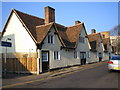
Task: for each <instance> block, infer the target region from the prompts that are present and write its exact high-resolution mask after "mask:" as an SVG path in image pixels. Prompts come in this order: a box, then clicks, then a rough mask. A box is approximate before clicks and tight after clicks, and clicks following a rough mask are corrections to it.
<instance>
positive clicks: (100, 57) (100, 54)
mask: <svg viewBox="0 0 120 90" xmlns="http://www.w3.org/2000/svg"><path fill="white" fill-rule="evenodd" d="M100 61H102V53H101V52H100V53H99V62H100Z"/></svg>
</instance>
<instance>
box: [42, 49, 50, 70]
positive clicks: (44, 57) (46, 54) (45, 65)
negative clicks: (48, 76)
mask: <svg viewBox="0 0 120 90" xmlns="http://www.w3.org/2000/svg"><path fill="white" fill-rule="evenodd" d="M48 70H49V51H42V72H47V71H48Z"/></svg>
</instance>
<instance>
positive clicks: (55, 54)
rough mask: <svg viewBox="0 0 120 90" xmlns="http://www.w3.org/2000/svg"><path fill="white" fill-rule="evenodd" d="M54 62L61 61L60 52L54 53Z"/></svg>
mask: <svg viewBox="0 0 120 90" xmlns="http://www.w3.org/2000/svg"><path fill="white" fill-rule="evenodd" d="M54 60H60V52H59V51H54Z"/></svg>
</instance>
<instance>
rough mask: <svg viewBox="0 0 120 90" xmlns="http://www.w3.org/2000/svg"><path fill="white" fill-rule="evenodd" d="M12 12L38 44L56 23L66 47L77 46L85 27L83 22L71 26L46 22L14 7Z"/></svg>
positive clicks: (60, 37) (63, 44)
mask: <svg viewBox="0 0 120 90" xmlns="http://www.w3.org/2000/svg"><path fill="white" fill-rule="evenodd" d="M12 12H15V14H16V15H17V17H18V18H19V20H20V21H21V22H22V24H23V26H24V27H26V28H27V31H28V33H29V34H30V35H31V37H33V39H34V40H35V42H36V43H37V44H38V43H42V41H43V40H44V38H45V37H46V35H47V33H48V31H49V29H50V28H51V27H52V26H53V25H54V27H55V28H56V31H57V33H58V36H59V39H60V41H61V43H62V46H63V47H66V48H76V44H77V41H78V38H79V34H80V31H81V29H82V27H84V24H83V23H80V24H76V25H74V26H69V27H65V26H63V25H60V24H57V23H49V24H45V23H44V22H45V19H42V18H39V17H36V16H32V15H29V14H26V13H23V12H21V11H18V10H15V9H13V10H12ZM12 12H11V14H12ZM10 16H11V15H10ZM9 18H10V17H9ZM7 24H8V23H7ZM7 24H6V25H7ZM6 25H5V26H6ZM84 28H85V27H84ZM4 30H5V29H4ZM4 30H3V33H4Z"/></svg>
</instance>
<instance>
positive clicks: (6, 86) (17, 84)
mask: <svg viewBox="0 0 120 90" xmlns="http://www.w3.org/2000/svg"><path fill="white" fill-rule="evenodd" d="M101 64H102V63H100V64H98V65H94V66H90V67H89V66H88V67H87V68H82V69H78V70H76V71H71V72H68V73H65V74H61V75H58V76H55V77H47V78H42V79H37V80H31V81H27V82H22V83H16V84H10V85H5V86H2V87H0V88H10V87H14V86H19V85H24V84H28V83H33V82H38V81H43V80H49V79H54V78H59V77H63V76H66V75H70V74H72V73H76V72H79V71H83V70H88V69H91V68H94V67H96V66H100V65H101Z"/></svg>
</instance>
